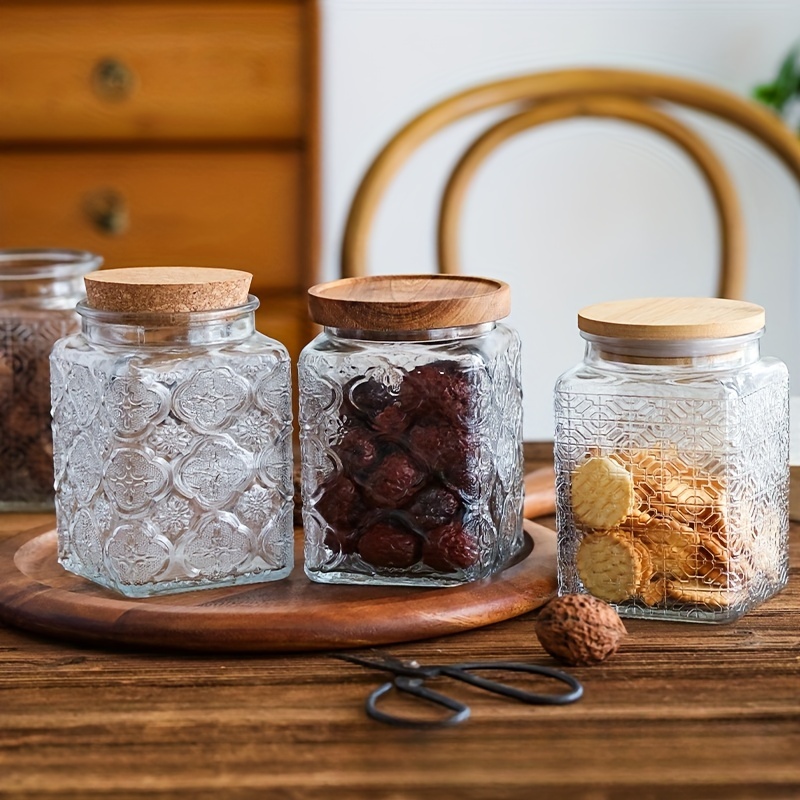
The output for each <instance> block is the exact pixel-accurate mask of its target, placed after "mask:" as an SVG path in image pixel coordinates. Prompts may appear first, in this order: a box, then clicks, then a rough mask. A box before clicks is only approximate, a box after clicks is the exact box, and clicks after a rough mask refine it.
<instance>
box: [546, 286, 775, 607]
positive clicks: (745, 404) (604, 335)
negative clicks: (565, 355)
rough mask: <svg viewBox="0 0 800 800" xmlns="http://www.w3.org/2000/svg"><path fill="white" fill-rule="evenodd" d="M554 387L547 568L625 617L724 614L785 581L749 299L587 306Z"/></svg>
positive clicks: (770, 387) (769, 426) (764, 387)
mask: <svg viewBox="0 0 800 800" xmlns="http://www.w3.org/2000/svg"><path fill="white" fill-rule="evenodd" d="M578 326H579V328H580V330H581V336H582V337H583V338H584V339H585V340H586V342H587V344H586V355H585V358H584V361H583V362H582V363H581V364H579V365H578V366H576V367H575V368H573V369H572V370H570V371H569V372H567V373H565V374H564V375H562V376H561V378H560V379H559V380H558V383H557V384H556V389H555V414H556V434H555V462H556V475H557V501H558V511H557V524H558V536H559V545H558V547H559V551H558V570H559V584H560V591H561V592H562V593H570V592H588V593H591V594H594V595H595V596H597V597H599V598H601V599H603V600H606V601H608V602H610V603H612V604H613V605H614V606H615V608H616V609H617V611H618V612H619V613H620V614H621V615H623V616H627V617H643V618H650V619H668V620H688V621H694V622H725V621H728V620H732V619H736V618H737V617H740V616H741V615H742V614H744V613H745V612H747V611H749V610H750V609H752V608H754V607H755V606H756V605H758V604H759V603H761V602H762V601H764V600H766V599H767V598H769V597H770V596H772V595H773V594H775V593H776V592H777V591H779V590H780V589H781V588H783V587H784V586H785V585H786V582H787V578H788V529H789V521H788V480H789V466H788V449H789V447H788V439H789V415H788V400H789V389H788V373H787V370H786V367H785V366H784V364H783V363H781V362H780V361H778V360H777V359H772V358H761V356H760V351H759V339H760V337H761V335H762V333H763V329H764V310H763V309H762V308H761V307H760V306H756V305H754V304H752V303H744V302H738V301H733V300H721V299H712V298H702V299H693V298H657V299H647V300H626V301H619V302H612V303H602V304H599V305H595V306H590V307H588V308H585V309H583V310H582V311H581V312H580V314H579V317H578Z"/></svg>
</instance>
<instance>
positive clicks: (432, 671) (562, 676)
mask: <svg viewBox="0 0 800 800" xmlns="http://www.w3.org/2000/svg"><path fill="white" fill-rule="evenodd" d="M333 657H334V658H338V659H341V660H342V661H349V662H350V663H351V664H359V665H360V666H362V667H369V668H371V669H378V670H383V671H384V672H391V673H392V675H394V677H393V678H392V680H390V681H387V682H386V683H384V684H382V685H381V686H379V687H378V688H377V689H375V691H374V692H372V693H371V694H370V695H369V697H367V702H366V710H367V714H368V715H369V716H370V717H372V719H374V720H377V721H378V722H385V723H386V724H387V725H397V726H400V727H405V728H417V727H424V728H442V727H449V726H451V725H458V723H459V722H464V721H465V720H466V719H468V718H469V715H470V708H469V706H468V705H466V704H465V703H462V702H460V701H458V700H456V699H454V698H452V697H448V696H447V695H445V694H441V693H440V692H436V691H434V690H433V689H429V688H428V687H427V686H426V685H425V682H426V681H427V680H430V679H432V678H438V677H441V676H444V677H447V678H453V679H455V680H457V681H463V682H464V683H468V684H469V685H470V686H476V687H477V688H479V689H484V690H485V691H487V692H492V693H493V694H499V695H503V696H504V697H510V698H512V699H514V700H519V701H520V702H521V703H530V704H532V705H547V706H553V705H555V706H560V705H566V704H568V703H574V702H575V701H576V700H579V699H580V698H581V696H582V695H583V686H582V685H581V684H580V682H579V681H578V680H577V679H576V678H574V677H573V676H572V675H570V674H569V673H567V672H562V671H561V670H559V669H553V668H552V667H541V666H539V665H537V664H525V663H523V662H519V661H468V662H465V663H463V664H437V665H433V666H422V665H421V664H419V663H417V662H416V661H401V660H400V659H397V658H394V657H392V656H389V655H385V654H376V655H375V657H374V658H370V659H368V658H361V657H359V656H352V655H349V654H345V653H336V654H333ZM478 670H504V671H506V672H526V673H529V674H532V675H543V676H545V677H546V678H552V679H553V680H556V681H560V682H561V683H565V684H567V686H568V687H569V691H567V692H561V693H558V694H535V693H533V692H526V691H524V690H522V689H518V688H517V687H515V686H509V685H508V684H505V683H500V682H498V681H493V680H489V679H487V678H482V677H481V676H480V675H476V674H475V672H476V671H478ZM392 689H396V690H397V691H399V692H404V693H405V694H410V695H413V696H414V697H417V698H419V699H420V700H423V701H425V702H427V703H433V704H435V705H439V706H443V707H444V708H446V709H448V710H450V711H452V714H450V715H449V716H447V717H444V718H443V719H437V720H430V719H420V718H415V717H399V716H396V715H394V714H388V713H386V712H385V711H381V710H380V709H379V708H378V700H379V699H380V698H381V697H383V696H384V695H385V694H386V693H387V692H390V691H391V690H392Z"/></svg>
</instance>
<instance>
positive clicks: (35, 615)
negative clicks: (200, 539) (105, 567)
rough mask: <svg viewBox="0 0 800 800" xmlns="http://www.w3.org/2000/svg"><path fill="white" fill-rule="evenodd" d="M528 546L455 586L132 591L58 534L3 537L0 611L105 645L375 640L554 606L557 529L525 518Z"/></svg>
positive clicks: (297, 574)
mask: <svg viewBox="0 0 800 800" xmlns="http://www.w3.org/2000/svg"><path fill="white" fill-rule="evenodd" d="M525 532H526V547H525V549H524V550H523V552H522V553H521V555H520V556H519V558H518V559H517V560H516V561H515V563H513V564H512V565H510V566H509V567H507V568H506V569H505V570H503V571H502V572H500V573H498V574H497V575H495V576H493V577H492V578H489V579H486V580H483V581H478V582H475V583H469V584H464V585H462V586H455V587H449V588H444V589H442V588H411V587H396V586H384V587H381V586H339V585H323V584H318V583H313V582H312V581H310V580H309V579H308V578H307V577H306V576H305V573H304V572H303V568H302V537H298V539H297V542H296V550H297V552H296V566H295V569H294V571H293V572H292V574H291V575H290V576H289V577H288V578H285V579H284V580H281V581H275V582H272V583H262V584H251V585H248V586H234V587H229V588H225V589H205V590H201V591H196V592H186V593H183V594H174V595H166V596H161V597H154V598H146V599H130V598H126V597H123V596H121V595H117V594H114V593H113V592H110V591H108V590H107V589H104V588H103V587H101V586H97V585H96V584H93V583H91V582H90V581H87V580H84V579H83V578H79V577H77V576H75V575H72V574H71V573H69V572H66V571H65V570H64V569H63V568H62V567H61V566H60V565H59V564H58V561H57V558H56V541H57V540H56V533H55V531H53V530H49V531H45V532H44V533H42V532H37V531H35V530H34V531H32V532H31V531H28V532H26V533H22V534H19V535H17V536H15V537H13V538H11V539H8V540H6V541H5V542H2V543H0V576H1V578H0V620H2V621H3V622H6V623H8V624H10V625H15V626H17V627H20V628H25V629H26V630H30V631H34V632H36V633H42V634H47V635H52V636H58V637H62V638H66V639H77V640H81V641H86V642H94V643H102V644H124V645H138V646H145V647H156V648H170V649H182V650H201V651H210V652H278V651H292V650H295V651H298V650H329V649H339V648H347V647H365V646H373V645H381V644H389V643H393V642H404V641H411V640H414V639H426V638H431V637H434V636H442V635H445V634H451V633H458V632H460V631H465V630H469V629H471V628H477V627H480V626H483V625H489V624H491V623H493V622H500V621H501V620H504V619H510V618H511V617H515V616H518V615H519V614H523V613H525V612H526V611H531V610H533V609H535V608H538V607H540V606H541V605H543V604H544V603H545V602H546V601H547V600H548V599H549V598H550V597H551V596H552V595H553V594H554V593H555V590H556V566H555V565H556V543H555V538H556V537H555V533H554V532H553V531H551V530H549V529H547V528H545V527H543V526H541V525H538V524H536V523H534V522H530V521H528V520H526V521H525Z"/></svg>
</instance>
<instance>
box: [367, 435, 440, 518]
mask: <svg viewBox="0 0 800 800" xmlns="http://www.w3.org/2000/svg"><path fill="white" fill-rule="evenodd" d="M426 477H427V476H426V474H425V472H424V470H423V469H422V468H421V467H420V465H419V464H417V462H416V461H415V460H414V459H413V458H411V456H409V455H408V453H406V452H404V451H403V450H401V449H400V448H394V449H391V450H389V451H388V453H387V454H386V455H385V456H384V457H383V459H381V461H380V463H379V464H378V465H377V466H376V467H375V468H374V469H373V470H372V471H371V472H370V473H369V475H368V476H367V477H366V478H365V479H364V480H363V482H362V486H363V490H364V494H365V495H366V497H367V498H368V499H369V500H370V501H371V502H372V504H373V505H374V506H376V507H378V508H395V509H396V508H400V507H402V506H403V505H405V503H406V502H407V501H408V499H409V498H410V497H412V496H413V495H414V494H415V493H416V492H417V490H418V489H419V488H420V487H421V486H422V484H423V482H424V481H425V478H426Z"/></svg>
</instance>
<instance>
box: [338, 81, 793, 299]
mask: <svg viewBox="0 0 800 800" xmlns="http://www.w3.org/2000/svg"><path fill="white" fill-rule="evenodd" d="M670 104H671V105H673V106H683V107H686V108H689V109H693V110H695V111H700V112H703V113H706V114H708V115H710V116H713V117H716V118H718V119H721V120H723V121H724V122H727V123H729V124H731V125H733V126H735V127H737V128H739V129H741V130H743V131H744V132H746V133H747V134H749V135H750V136H752V137H753V138H754V139H756V140H758V141H760V142H761V143H762V144H763V145H764V146H765V147H767V148H768V149H769V150H770V151H771V152H772V153H774V154H775V155H776V156H777V157H778V158H779V159H780V160H781V161H782V162H783V163H784V164H785V166H786V167H787V168H788V170H789V171H790V172H791V173H792V174H793V175H794V177H795V178H796V180H797V181H798V182H800V142H798V139H797V138H796V137H795V135H794V134H793V133H792V132H791V131H790V130H789V129H788V128H787V127H786V125H784V123H783V122H782V121H781V120H780V119H779V118H778V117H777V116H775V115H774V114H773V113H772V112H771V111H768V110H766V109H765V108H762V107H761V106H758V105H756V104H755V103H754V102H752V101H750V100H747V99H746V98H743V97H740V96H738V95H735V94H733V93H731V92H729V91H726V90H724V89H720V88H718V87H716V86H712V85H709V84H706V83H701V82H698V81H693V80H689V79H686V78H678V77H674V76H669V75H660V74H654V73H647V72H638V71H630V70H610V69H577V70H560V71H556V72H541V73H536V74H531V75H523V76H520V77H516V78H508V79H505V80H499V81H493V82H491V83H485V84H482V85H480V86H475V87H473V88H471V89H467V90H465V91H463V92H461V93H459V94H456V95H453V96H451V97H448V98H446V99H444V100H442V101H440V102H438V103H436V104H435V105H433V106H431V107H430V108H427V109H426V110H425V111H423V112H422V113H421V114H419V115H418V116H416V117H415V118H414V119H412V120H411V121H410V122H409V123H408V124H407V125H405V126H404V127H403V128H402V129H401V130H400V131H399V132H398V133H397V134H396V135H395V136H394V137H392V139H391V140H390V141H389V142H388V143H387V144H386V146H385V147H384V148H383V150H382V151H381V152H380V153H379V154H378V156H377V157H376V158H375V160H374V161H373V162H372V164H371V166H370V168H369V169H368V171H367V172H366V174H365V176H364V178H363V180H362V181H361V184H360V186H359V188H358V190H357V192H356V194H355V197H354V199H353V202H352V205H351V207H350V212H349V215H348V219H347V223H346V227H345V233H344V241H343V245H342V264H341V272H342V276H343V277H351V276H360V275H365V274H367V273H368V264H367V245H368V241H369V235H370V229H371V227H372V223H373V220H374V217H375V213H376V211H377V209H378V206H379V204H380V201H381V199H382V197H383V194H384V192H385V190H386V188H387V187H388V185H389V183H390V182H391V180H392V178H393V177H394V175H395V174H396V173H397V172H398V170H399V169H400V168H401V167H402V166H403V164H404V163H405V161H406V160H407V159H408V157H409V156H410V155H411V154H412V153H413V152H414V151H415V150H416V149H417V147H419V146H420V145H421V144H422V143H423V142H424V141H425V140H427V139H428V138H429V137H430V136H432V135H433V134H435V133H437V132H438V131H440V130H441V129H442V128H444V127H446V126H447V125H449V124H450V123H452V122H454V121H456V120H459V119H462V118H464V117H466V116H469V115H470V114H475V113H478V112H481V111H485V110H486V109H490V108H495V107H502V106H507V107H508V109H509V114H508V116H506V117H505V118H503V119H501V121H500V122H497V123H495V124H493V125H492V126H491V127H490V128H488V129H487V130H486V131H485V132H484V133H482V134H481V135H480V136H479V137H478V138H477V139H476V140H475V141H474V142H473V143H472V144H471V145H470V146H469V148H468V149H467V150H466V152H465V153H464V154H463V155H462V157H461V159H460V160H459V162H458V163H457V165H456V167H455V169H454V170H453V172H452V173H451V175H450V177H449V180H448V182H447V186H446V188H445V191H444V194H443V197H442V202H441V208H440V214H439V225H438V260H439V263H438V269H439V271H440V272H442V273H457V272H459V253H458V227H459V219H460V213H461V208H462V205H463V201H464V197H465V195H466V192H467V189H468V187H469V184H470V181H471V179H472V177H473V176H474V175H475V173H476V171H477V170H478V168H479V166H480V165H481V163H482V162H483V161H484V159H485V158H486V157H487V156H488V155H489V154H490V153H491V152H492V151H493V150H494V149H495V148H497V147H498V146H499V145H500V144H502V143H503V142H505V141H506V140H508V139H509V138H511V137H512V136H514V135H516V134H517V133H520V132H522V131H525V130H528V129H530V128H533V127H536V126H539V125H544V124H547V123H554V122H558V121H560V120H565V119H569V118H574V117H606V118H613V119H618V120H624V121H626V122H629V123H632V124H635V125H641V126H645V127H647V128H649V129H651V130H654V131H656V132H658V133H660V134H662V135H663V136H665V137H666V138H668V139H670V140H671V141H673V142H674V143H675V144H677V145H678V146H679V147H681V148H682V149H683V150H684V151H685V152H686V153H687V155H688V156H689V157H690V158H691V159H692V161H693V162H694V164H695V165H696V166H697V168H698V170H699V172H700V174H701V175H702V176H703V178H704V179H705V181H706V183H707V185H708V188H709V190H710V192H711V196H712V199H713V202H714V208H715V210H716V215H717V219H718V224H719V237H720V245H721V246H720V263H719V277H718V283H717V295H718V296H719V297H727V298H732V299H740V298H741V297H742V295H743V293H744V284H745V272H746V264H745V257H746V254H745V231H744V223H743V219H742V212H741V207H740V204H739V200H738V196H737V193H736V190H735V188H734V185H733V183H732V181H731V179H730V176H729V175H728V172H727V170H726V168H725V166H724V165H723V164H722V162H721V161H720V159H719V158H718V156H717V155H716V154H715V153H714V151H713V150H712V148H711V147H710V146H709V145H708V144H707V143H706V142H705V141H704V140H703V139H702V137H701V136H699V135H698V134H697V133H696V132H695V131H694V130H692V129H691V128H690V127H689V126H687V125H685V124H684V123H682V122H679V121H678V120H677V119H675V118H674V117H673V116H671V115H670V114H669V105H670Z"/></svg>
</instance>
